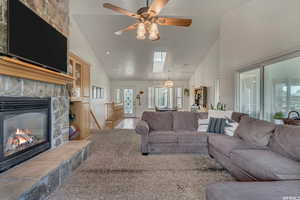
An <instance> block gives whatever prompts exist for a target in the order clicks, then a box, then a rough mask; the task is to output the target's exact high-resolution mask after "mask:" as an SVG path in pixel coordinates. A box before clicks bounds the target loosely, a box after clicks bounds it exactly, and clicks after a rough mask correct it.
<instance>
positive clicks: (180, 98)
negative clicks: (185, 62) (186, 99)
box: [176, 88, 183, 108]
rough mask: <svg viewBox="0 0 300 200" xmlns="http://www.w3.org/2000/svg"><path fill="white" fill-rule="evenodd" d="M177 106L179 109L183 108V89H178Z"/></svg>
mask: <svg viewBox="0 0 300 200" xmlns="http://www.w3.org/2000/svg"><path fill="white" fill-rule="evenodd" d="M176 104H177V108H183V89H182V88H176Z"/></svg>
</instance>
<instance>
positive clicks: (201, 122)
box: [197, 119, 209, 132]
mask: <svg viewBox="0 0 300 200" xmlns="http://www.w3.org/2000/svg"><path fill="white" fill-rule="evenodd" d="M208 123H209V119H198V130H197V131H198V132H206V131H207V129H208Z"/></svg>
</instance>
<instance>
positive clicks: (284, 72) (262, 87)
mask: <svg viewBox="0 0 300 200" xmlns="http://www.w3.org/2000/svg"><path fill="white" fill-rule="evenodd" d="M260 66H261V67H258V68H256V69H253V70H249V71H245V72H240V73H239V79H238V84H239V87H238V90H237V91H238V96H237V100H238V101H237V102H238V104H237V105H238V106H237V107H238V108H239V111H240V112H243V113H247V114H249V115H250V116H252V117H255V118H262V119H265V120H268V121H273V115H274V114H275V113H277V112H282V113H283V114H284V115H285V116H286V117H287V115H288V113H289V112H290V111H298V112H300V57H299V53H298V57H295V56H292V55H289V56H285V57H282V58H278V59H276V60H272V61H270V62H268V64H265V63H262V64H261V65H260Z"/></svg>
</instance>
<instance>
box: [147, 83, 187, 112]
mask: <svg viewBox="0 0 300 200" xmlns="http://www.w3.org/2000/svg"><path fill="white" fill-rule="evenodd" d="M175 106H177V107H178V108H179V109H181V108H183V89H182V88H153V87H150V88H148V108H152V109H153V108H155V107H159V108H174V107H175Z"/></svg>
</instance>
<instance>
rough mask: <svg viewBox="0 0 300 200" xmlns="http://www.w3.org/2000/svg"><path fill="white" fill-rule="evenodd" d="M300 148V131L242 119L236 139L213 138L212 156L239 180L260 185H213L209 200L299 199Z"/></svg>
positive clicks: (211, 144)
mask: <svg viewBox="0 0 300 200" xmlns="http://www.w3.org/2000/svg"><path fill="white" fill-rule="evenodd" d="M299 144H300V127H295V126H285V125H281V126H276V125H274V124H272V123H269V122H266V121H261V120H256V119H252V118H249V117H243V118H242V120H241V121H240V124H239V127H238V129H237V131H236V135H235V136H234V137H229V136H224V135H210V136H209V139H208V149H209V154H210V155H211V156H212V157H214V158H215V159H216V160H217V161H218V162H219V163H220V164H222V165H223V166H224V167H225V168H226V169H227V170H228V171H229V172H230V173H231V174H232V175H233V176H234V177H235V178H236V179H237V180H239V181H256V182H253V183H247V182H246V183H219V184H215V185H211V186H209V187H208V189H207V200H219V199H220V200H227V199H228V200H229V199H230V200H243V199H246V200H260V199H261V200H277V199H278V200H282V199H284V198H285V197H286V198H288V197H292V198H295V197H296V198H298V199H299V198H300V145H299ZM257 181H260V182H257ZM261 181H263V182H261ZM272 181H276V182H272Z"/></svg>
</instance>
